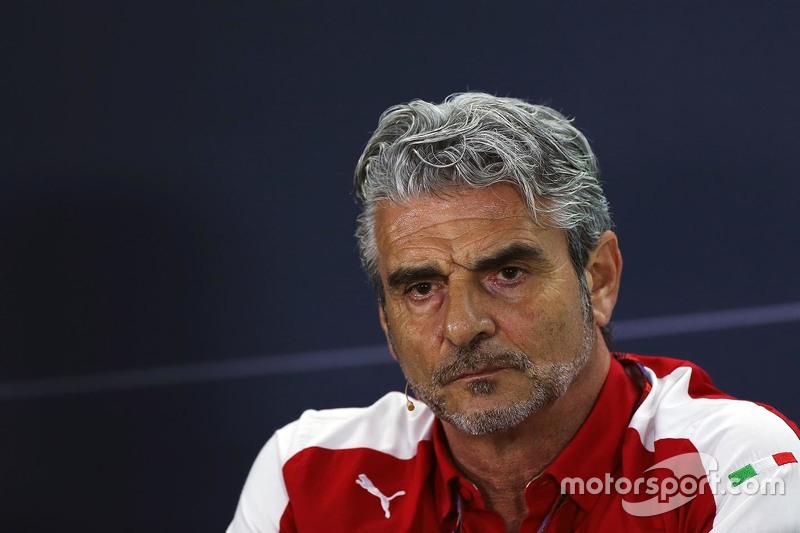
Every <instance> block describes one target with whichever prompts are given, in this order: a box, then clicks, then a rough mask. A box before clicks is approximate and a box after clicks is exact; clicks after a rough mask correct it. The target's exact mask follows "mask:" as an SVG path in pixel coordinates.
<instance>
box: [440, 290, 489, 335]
mask: <svg viewBox="0 0 800 533" xmlns="http://www.w3.org/2000/svg"><path fill="white" fill-rule="evenodd" d="M480 291H481V289H480V288H478V287H473V286H471V285H470V284H469V283H463V282H459V283H453V282H452V281H451V283H450V285H449V286H448V290H447V300H446V304H445V305H446V311H445V313H446V315H445V325H444V329H445V337H446V338H447V340H448V341H449V342H450V343H451V344H453V345H454V346H468V345H469V344H470V343H471V342H473V341H475V340H478V338H482V337H491V336H492V335H494V333H495V323H494V320H493V319H492V317H491V315H490V314H489V313H488V310H487V309H486V306H485V304H484V302H483V295H482V294H480Z"/></svg>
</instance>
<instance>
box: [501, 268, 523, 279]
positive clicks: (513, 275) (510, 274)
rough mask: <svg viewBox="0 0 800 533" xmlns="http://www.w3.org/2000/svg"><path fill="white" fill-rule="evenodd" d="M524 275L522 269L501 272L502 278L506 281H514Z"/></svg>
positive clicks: (508, 269) (507, 269)
mask: <svg viewBox="0 0 800 533" xmlns="http://www.w3.org/2000/svg"><path fill="white" fill-rule="evenodd" d="M521 275H522V269H521V268H518V267H506V268H504V269H503V270H501V271H500V277H501V278H502V279H504V280H505V281H513V280H515V279H517V278H518V277H520V276H521Z"/></svg>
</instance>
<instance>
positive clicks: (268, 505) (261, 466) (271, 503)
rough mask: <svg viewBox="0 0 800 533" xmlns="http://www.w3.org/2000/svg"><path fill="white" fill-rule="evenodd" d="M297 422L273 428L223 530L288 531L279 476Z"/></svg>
mask: <svg viewBox="0 0 800 533" xmlns="http://www.w3.org/2000/svg"><path fill="white" fill-rule="evenodd" d="M296 428H297V422H295V423H292V424H289V425H288V426H286V427H285V428H283V429H281V430H279V431H277V432H276V433H275V434H274V435H273V436H272V438H271V439H269V440H268V441H267V444H266V445H265V446H264V448H262V449H261V452H260V453H259V454H258V457H256V460H255V462H254V463H253V466H252V468H251V469H250V474H249V475H248V476H247V481H245V484H244V488H243V489H242V494H241V496H240V497H239V505H238V506H237V507H236V513H235V514H234V516H233V521H232V522H231V524H230V525H229V526H228V529H227V533H272V532H277V531H279V530H284V531H285V530H287V529H289V530H291V529H293V526H292V524H291V523H288V522H292V520H291V509H290V502H289V495H288V493H287V491H286V483H285V482H284V479H283V465H284V464H285V463H286V459H287V458H288V457H286V454H285V453H282V452H285V451H286V450H288V449H289V448H290V447H291V442H292V441H293V435H294V433H295V431H296Z"/></svg>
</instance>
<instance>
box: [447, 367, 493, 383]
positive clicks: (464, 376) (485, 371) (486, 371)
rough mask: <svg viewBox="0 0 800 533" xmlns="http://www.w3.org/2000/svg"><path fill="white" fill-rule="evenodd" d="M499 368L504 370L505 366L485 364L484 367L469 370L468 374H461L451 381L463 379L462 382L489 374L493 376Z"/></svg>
mask: <svg viewBox="0 0 800 533" xmlns="http://www.w3.org/2000/svg"><path fill="white" fill-rule="evenodd" d="M501 370H505V367H502V366H487V367H486V368H482V369H480V370H478V371H477V372H470V373H469V374H461V375H460V376H458V377H457V378H456V379H454V380H453V381H454V382H455V381H463V382H470V381H474V380H476V379H481V378H486V377H489V376H493V375H495V374H497V373H498V372H500V371H501Z"/></svg>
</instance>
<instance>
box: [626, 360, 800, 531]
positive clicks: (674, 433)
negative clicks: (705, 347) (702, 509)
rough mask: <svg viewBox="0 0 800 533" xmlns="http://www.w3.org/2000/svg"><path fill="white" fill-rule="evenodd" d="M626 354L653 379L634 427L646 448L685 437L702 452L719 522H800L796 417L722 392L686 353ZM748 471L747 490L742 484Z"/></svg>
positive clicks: (730, 525) (740, 526)
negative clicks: (674, 356) (671, 355)
mask: <svg viewBox="0 0 800 533" xmlns="http://www.w3.org/2000/svg"><path fill="white" fill-rule="evenodd" d="M628 358H629V359H632V360H634V361H636V362H637V363H639V364H640V365H641V366H642V368H643V370H644V372H645V374H646V375H647V377H648V381H649V382H650V386H651V390H650V392H649V394H648V395H647V397H646V398H645V399H644V401H643V402H642V404H641V405H640V406H639V408H638V409H637V410H636V412H635V413H634V415H633V417H632V419H631V422H630V424H629V427H630V428H631V429H634V430H635V431H636V432H637V433H638V435H639V438H640V440H641V444H642V445H643V447H644V448H645V449H646V450H648V451H649V452H654V451H657V449H658V448H659V445H662V448H668V447H670V446H674V445H675V443H686V444H687V445H688V447H689V449H692V450H694V452H695V453H697V454H699V456H700V458H701V460H702V463H703V465H704V467H705V470H706V472H705V473H706V476H707V478H708V480H709V485H710V488H711V490H712V492H713V495H714V503H715V507H716V509H715V518H714V524H713V526H714V528H722V529H724V530H726V531H728V530H731V531H747V530H748V529H747V528H748V527H750V530H756V529H758V528H759V526H763V525H764V524H771V525H776V526H780V527H787V528H789V529H793V528H800V523H798V519H797V518H795V517H793V516H792V515H791V513H792V512H794V511H793V509H794V508H795V507H794V506H796V505H798V504H800V465H798V463H797V460H800V438H798V428H797V426H796V424H795V423H794V422H792V421H790V420H789V419H788V418H786V417H785V416H784V415H782V414H781V413H780V412H778V411H777V410H775V409H774V408H772V407H770V406H766V405H761V404H758V403H755V402H751V401H745V400H739V399H736V398H733V397H731V396H729V395H727V394H724V393H722V392H721V391H719V390H718V389H717V388H716V387H715V386H714V384H713V382H712V381H711V379H710V378H709V376H708V374H707V373H706V372H705V371H703V370H702V369H701V368H699V367H698V366H697V365H695V364H693V363H690V362H688V361H682V360H679V359H670V358H664V357H643V356H629V357H628ZM675 449H676V450H677V449H681V450H686V449H687V448H686V447H683V446H680V447H676V448H675ZM658 456H659V454H658V453H656V457H658ZM661 457H663V455H661ZM745 475H746V476H749V477H747V479H749V480H750V481H748V483H749V490H747V492H745V489H746V488H745V487H742V486H740V485H741V484H742V482H743V481H745V479H744V477H745ZM775 483H777V484H778V485H780V487H777V488H774V491H777V492H782V493H785V494H783V495H777V496H776V495H770V494H766V493H767V492H769V491H770V490H773V489H771V488H770V487H768V486H767V485H770V484H775ZM750 492H753V494H749V493H750ZM757 520H761V521H762V522H761V523H760V524H758V522H757ZM734 526H735V527H734Z"/></svg>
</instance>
